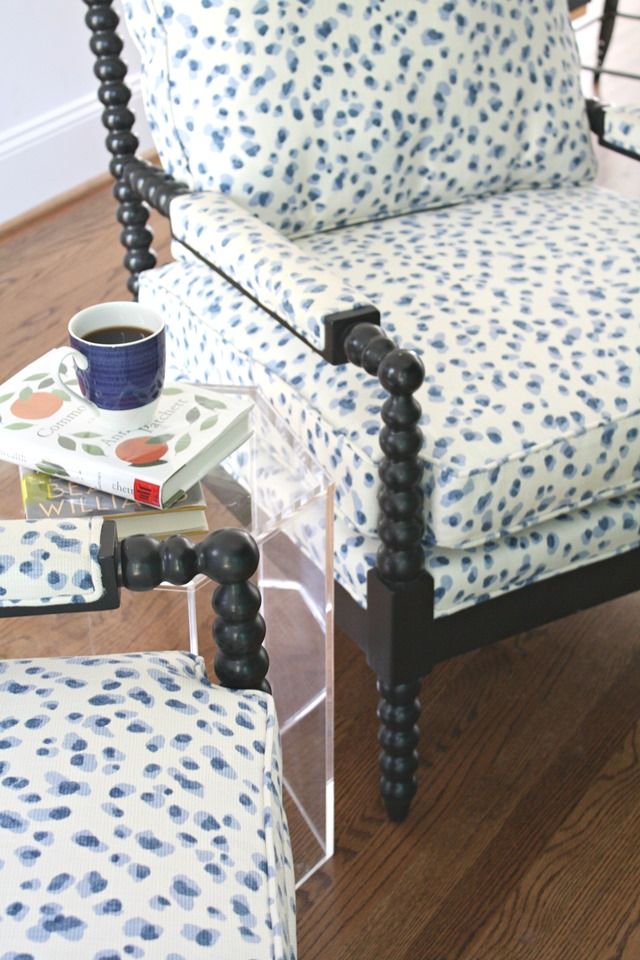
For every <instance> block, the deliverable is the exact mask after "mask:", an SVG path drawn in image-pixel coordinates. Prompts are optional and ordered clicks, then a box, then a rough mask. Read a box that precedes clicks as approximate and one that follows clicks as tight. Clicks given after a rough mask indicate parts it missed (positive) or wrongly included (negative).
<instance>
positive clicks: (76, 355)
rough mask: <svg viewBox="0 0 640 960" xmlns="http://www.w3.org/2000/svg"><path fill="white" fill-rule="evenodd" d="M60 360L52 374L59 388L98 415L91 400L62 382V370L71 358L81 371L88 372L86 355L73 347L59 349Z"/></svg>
mask: <svg viewBox="0 0 640 960" xmlns="http://www.w3.org/2000/svg"><path fill="white" fill-rule="evenodd" d="M56 352H57V354H58V357H59V360H58V365H57V367H56V368H55V370H54V371H53V373H52V376H53V377H54V378H55V380H56V382H57V384H58V386H59V387H60V389H61V390H64V392H65V393H70V394H71V396H72V397H73V399H74V400H78V402H79V403H82V404H84V406H85V407H86V408H87V410H91V412H92V413H97V411H98V408H97V407H96V405H95V404H94V403H91V401H90V400H87V398H86V397H83V396H82V394H81V393H79V392H78V391H77V390H73V389H72V388H71V387H70V386H69V384H67V383H63V381H62V372H61V370H60V368H61V367H62V364H63V363H64V361H65V360H67V359H68V358H69V357H72V358H73V360H74V362H75V363H76V365H77V366H78V367H79V368H80V369H81V370H86V369H87V367H88V366H89V361H88V360H87V358H86V357H85V355H84V353H80V351H79V350H74V348H73V347H58V348H57V350H56Z"/></svg>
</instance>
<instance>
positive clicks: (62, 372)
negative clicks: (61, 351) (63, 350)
mask: <svg viewBox="0 0 640 960" xmlns="http://www.w3.org/2000/svg"><path fill="white" fill-rule="evenodd" d="M58 373H59V374H60V376H61V377H64V376H65V375H66V373H67V365H66V363H64V361H63V362H62V363H61V364H60V366H59V367H58Z"/></svg>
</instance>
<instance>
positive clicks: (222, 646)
mask: <svg viewBox="0 0 640 960" xmlns="http://www.w3.org/2000/svg"><path fill="white" fill-rule="evenodd" d="M36 526H37V525H36V524H33V523H31V524H30V525H29V527H28V529H31V530H32V529H34V527H36ZM259 559H260V555H259V551H258V547H257V545H256V542H255V540H254V539H253V537H251V536H250V535H249V534H248V533H246V532H245V531H244V530H236V529H230V528H228V529H222V530H216V531H215V532H213V533H210V534H209V535H208V536H207V537H205V539H204V540H202V541H201V542H200V543H196V544H194V543H192V542H191V541H190V540H188V539H187V537H183V536H180V535H176V536H172V537H168V538H167V539H166V540H162V541H160V540H156V539H155V538H154V537H149V536H147V535H146V534H142V533H138V534H134V535H133V536H130V537H125V539H124V540H122V542H118V538H117V536H116V525H115V522H114V521H113V520H105V521H104V523H103V524H102V531H101V538H100V550H99V554H98V561H99V564H100V570H101V574H102V586H103V592H102V596H101V597H100V598H99V599H98V600H96V601H93V602H87V603H67V604H56V605H38V606H15V605H5V606H0V617H24V616H41V615H50V614H54V613H73V614H76V613H91V612H93V611H97V610H113V609H115V608H116V607H119V606H120V589H121V588H122V587H124V588H125V589H127V590H132V591H135V592H141V591H147V590H153V589H154V587H157V586H159V584H161V583H172V584H175V585H181V586H182V585H184V584H187V583H189V582H190V581H191V580H193V579H194V578H195V577H196V576H199V575H202V574H204V575H205V576H207V577H209V579H211V580H213V581H215V582H216V583H217V584H218V587H217V588H216V591H215V593H214V595H213V604H212V605H213V609H214V611H215V613H216V614H217V618H216V620H215V623H214V625H213V636H214V639H215V641H216V645H217V653H216V657H215V661H214V663H215V670H216V674H217V676H218V679H219V680H220V683H221V684H223V685H224V686H226V687H235V688H242V689H256V690H264V691H265V692H267V693H268V692H270V686H269V683H268V681H267V680H266V679H265V676H266V673H267V669H268V666H269V658H268V656H267V652H266V650H265V649H264V648H263V646H262V641H263V639H264V634H265V624H264V620H263V619H262V616H261V615H260V612H259V611H260V604H261V596H260V591H259V590H258V588H257V587H256V586H255V585H254V584H252V583H251V582H250V579H251V577H252V576H253V574H254V573H255V571H256V570H257V568H258V562H259Z"/></svg>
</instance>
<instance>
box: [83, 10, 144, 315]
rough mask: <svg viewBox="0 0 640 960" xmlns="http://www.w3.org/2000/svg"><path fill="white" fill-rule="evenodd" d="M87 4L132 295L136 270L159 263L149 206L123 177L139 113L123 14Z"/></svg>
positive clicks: (134, 144) (135, 145) (133, 150)
mask: <svg viewBox="0 0 640 960" xmlns="http://www.w3.org/2000/svg"><path fill="white" fill-rule="evenodd" d="M84 3H85V4H86V5H87V7H88V8H89V9H88V10H87V13H86V15H85V23H86V24H87V26H88V28H89V30H90V31H91V40H90V41H89V46H90V47H91V51H92V53H93V54H94V56H95V58H96V61H95V64H94V68H93V71H94V73H95V75H96V77H97V78H98V80H99V81H100V86H99V87H98V99H99V100H100V102H101V103H102V105H103V107H104V110H103V111H102V123H103V125H104V127H105V128H106V130H107V139H106V141H105V142H106V146H107V149H108V150H109V152H110V153H111V154H112V160H111V162H110V164H109V170H110V172H111V174H112V176H113V177H114V178H115V181H116V182H115V184H114V187H113V195H114V197H115V198H116V200H117V201H118V209H117V213H116V216H117V219H118V222H119V223H120V224H121V225H122V231H121V233H120V242H121V243H122V245H123V246H124V248H125V250H126V253H125V255H124V265H125V267H126V268H127V270H128V271H129V273H130V276H129V279H128V281H127V287H128V289H129V291H130V292H131V293H132V294H133V296H134V298H135V297H136V296H137V293H138V276H139V274H140V273H141V272H142V271H143V270H149V269H150V268H151V267H154V266H155V265H156V257H155V254H154V253H153V251H152V250H151V241H152V240H153V233H152V232H151V230H150V229H149V228H148V227H147V225H146V224H147V220H148V218H149V211H148V210H147V208H146V207H145V205H144V203H142V201H141V200H140V198H139V197H138V196H136V194H135V192H134V191H133V190H132V189H131V187H130V186H129V184H128V183H127V181H126V180H125V178H124V167H125V165H126V163H127V161H129V160H131V158H132V157H134V156H135V153H136V150H137V149H138V146H139V141H138V138H137V137H136V135H135V134H134V133H133V124H134V122H135V116H134V114H133V112H132V111H131V110H130V109H129V107H128V103H129V100H130V99H131V90H130V89H129V87H128V86H127V85H126V83H125V82H124V78H125V76H126V74H127V66H126V64H125V62H124V61H123V60H122V59H121V57H120V54H121V52H122V47H123V44H122V40H121V39H120V37H119V36H118V32H117V27H118V24H119V22H120V20H119V17H118V15H117V13H116V12H115V10H114V9H113V6H112V0H84Z"/></svg>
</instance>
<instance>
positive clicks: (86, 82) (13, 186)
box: [0, 0, 151, 223]
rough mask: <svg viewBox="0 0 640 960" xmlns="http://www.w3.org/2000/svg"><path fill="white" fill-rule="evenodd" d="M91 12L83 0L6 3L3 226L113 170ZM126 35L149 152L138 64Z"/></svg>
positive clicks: (0, 148) (1, 85)
mask: <svg viewBox="0 0 640 960" xmlns="http://www.w3.org/2000/svg"><path fill="white" fill-rule="evenodd" d="M86 11H87V7H86V6H85V4H84V3H83V2H82V0H0V14H1V20H0V22H1V23H2V29H1V30H0V223H3V222H4V221H6V220H10V219H12V218H13V217H17V216H19V215H20V214H22V213H24V212H25V211H27V210H29V209H30V208H31V207H34V206H37V205H39V204H41V203H44V202H45V201H46V200H50V199H51V198H52V197H55V196H57V195H58V194H60V193H64V192H65V191H67V190H70V189H72V188H73V187H76V186H78V185H79V184H82V183H84V182H85V181H86V180H90V179H91V178H92V177H96V176H98V174H101V173H103V172H105V171H106V170H107V166H108V162H109V159H110V154H109V153H108V151H107V149H106V147H105V146H104V140H105V136H106V131H105V130H104V128H103V126H102V124H101V122H100V113H101V109H102V108H101V104H100V103H99V101H98V99H97V95H96V91H97V86H98V81H97V80H96V78H95V77H94V74H93V63H94V57H93V54H92V53H91V51H90V49H89V39H90V36H91V34H90V31H89V29H88V28H87V26H86V25H85V22H84V15H85V13H86ZM124 33H125V31H124V30H122V35H123V39H125V53H124V54H123V56H124V59H125V61H126V62H127V64H128V65H129V74H128V78H127V80H128V83H129V85H130V86H131V87H132V89H133V93H134V96H133V98H132V101H131V104H130V106H131V107H132V109H133V110H134V112H135V114H136V118H137V120H136V126H135V128H134V129H135V132H136V134H137V136H138V137H139V138H140V141H141V149H142V150H146V149H149V147H150V146H151V137H150V135H149V131H148V128H147V125H146V123H145V121H144V116H143V112H142V103H141V98H140V78H139V59H138V56H137V53H136V51H135V48H133V45H132V44H131V42H130V41H129V40H128V39H127V38H125V37H124Z"/></svg>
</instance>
